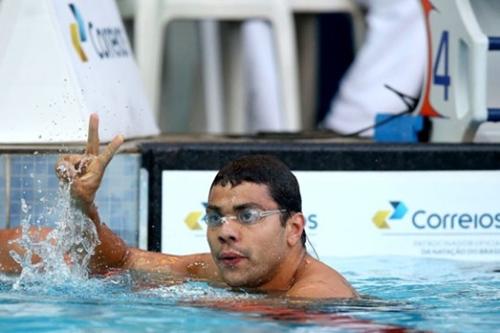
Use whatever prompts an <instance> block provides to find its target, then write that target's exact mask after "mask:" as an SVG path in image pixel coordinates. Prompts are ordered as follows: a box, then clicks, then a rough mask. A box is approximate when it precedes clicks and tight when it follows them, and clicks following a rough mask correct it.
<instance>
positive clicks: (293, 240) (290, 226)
mask: <svg viewBox="0 0 500 333" xmlns="http://www.w3.org/2000/svg"><path fill="white" fill-rule="evenodd" d="M305 224H306V220H305V218H304V215H303V214H302V213H294V214H293V215H292V216H291V217H289V218H288V221H287V222H286V228H287V242H288V245H290V246H291V247H293V246H295V244H297V242H300V238H301V236H302V232H303V231H304V227H305Z"/></svg>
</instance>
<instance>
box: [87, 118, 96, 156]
mask: <svg viewBox="0 0 500 333" xmlns="http://www.w3.org/2000/svg"><path fill="white" fill-rule="evenodd" d="M86 152H87V154H92V155H98V154H99V116H98V115H97V113H92V114H91V115H90V119H89V134H88V137H87V148H86Z"/></svg>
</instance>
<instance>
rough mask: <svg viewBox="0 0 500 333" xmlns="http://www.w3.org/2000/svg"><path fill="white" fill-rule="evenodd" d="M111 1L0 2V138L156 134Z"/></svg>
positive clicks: (66, 138) (69, 138)
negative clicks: (93, 131)
mask: <svg viewBox="0 0 500 333" xmlns="http://www.w3.org/2000/svg"><path fill="white" fill-rule="evenodd" d="M143 90H144V89H143V86H142V83H141V81H140V76H139V71H138V69H137V66H136V64H135V61H134V58H133V54H132V51H131V48H130V46H129V42H128V40H127V36H126V32H125V30H124V27H123V24H122V21H121V18H120V15H119V13H118V10H117V8H116V4H115V2H114V0H72V1H69V0H1V7H0V112H1V113H2V121H1V122H0V142H2V143H50V142H75V141H82V140H85V138H86V132H87V122H88V116H89V114H90V113H92V112H96V113H98V114H99V116H100V118H101V120H102V121H101V124H102V125H101V131H100V132H101V138H102V139H103V141H108V140H110V139H111V138H112V137H113V136H114V135H116V134H118V133H121V134H124V135H125V136H126V137H141V136H147V135H155V134H158V128H157V125H156V123H155V121H154V117H153V114H152V111H151V109H150V107H149V104H148V102H147V99H146V97H145V93H144V92H143Z"/></svg>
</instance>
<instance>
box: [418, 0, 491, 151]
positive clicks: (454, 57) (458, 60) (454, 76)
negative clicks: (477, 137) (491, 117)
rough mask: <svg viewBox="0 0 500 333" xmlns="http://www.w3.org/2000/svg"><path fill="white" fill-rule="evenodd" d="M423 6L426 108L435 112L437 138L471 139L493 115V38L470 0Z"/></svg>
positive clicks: (430, 0) (435, 0) (429, 0)
mask: <svg viewBox="0 0 500 333" xmlns="http://www.w3.org/2000/svg"><path fill="white" fill-rule="evenodd" d="M474 1H476V3H475V5H478V4H477V3H479V2H484V1H481V0H474ZM422 8H423V10H424V14H425V19H426V28H427V36H428V50H427V51H428V65H427V71H426V77H425V81H424V87H423V91H422V98H421V100H420V105H419V109H420V113H421V114H422V115H424V116H428V117H432V123H433V130H432V134H431V140H432V141H447V142H450V141H452V142H453V141H455V142H461V141H469V140H471V139H472V137H471V136H472V135H473V132H475V129H477V127H478V126H479V124H480V123H481V122H484V121H486V120H487V115H488V110H487V107H486V93H487V70H486V69H487V53H488V38H487V36H486V35H485V34H484V33H483V31H482V29H481V27H480V25H479V22H478V19H477V17H476V15H475V12H474V9H473V7H472V5H471V1H470V0H422ZM498 14H499V13H496V15H498Z"/></svg>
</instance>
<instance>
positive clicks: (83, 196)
mask: <svg viewBox="0 0 500 333" xmlns="http://www.w3.org/2000/svg"><path fill="white" fill-rule="evenodd" d="M122 143H123V137H121V136H117V137H115V138H114V139H113V140H112V142H111V143H110V144H109V145H108V146H107V147H106V149H105V150H104V151H103V152H102V153H99V136H98V117H97V115H95V114H93V115H92V116H91V117H90V124H89V135H88V143H87V148H86V151H85V153H84V154H82V155H67V156H64V157H62V158H61V159H60V160H59V161H58V163H57V165H56V172H57V174H58V176H59V177H60V178H62V179H63V180H66V181H71V183H72V184H71V194H72V197H73V198H74V199H75V201H76V202H77V207H78V208H79V209H81V210H82V211H83V212H84V213H85V214H86V215H87V216H88V217H89V218H90V219H91V220H92V221H93V222H94V224H95V226H96V230H97V233H98V235H99V240H100V244H99V245H98V246H97V248H96V251H95V254H94V256H93V257H92V261H91V270H92V271H93V272H94V273H105V272H106V271H108V270H112V269H116V268H120V269H129V270H133V271H139V272H145V273H153V274H155V275H157V274H160V275H164V276H167V277H169V278H173V279H177V278H178V279H195V280H204V281H208V282H214V283H223V284H225V285H228V286H230V287H232V288H236V289H240V290H245V291H249V292H259V293H269V294H274V295H281V296H287V297H300V298H357V297H358V294H357V293H356V291H355V290H354V289H353V288H352V287H351V286H350V285H349V283H348V282H347V281H346V280H345V279H344V278H343V277H342V276H341V275H340V274H339V273H338V272H336V271H335V270H334V269H332V268H330V267H328V266H327V265H325V264H324V263H322V262H320V261H318V260H316V259H315V258H313V257H311V256H310V255H309V254H308V253H307V251H306V248H305V241H306V235H305V232H304V224H305V219H304V215H303V214H302V212H301V210H302V208H301V197H300V191H299V185H298V183H297V180H296V178H295V176H294V175H293V174H292V172H291V171H290V170H289V169H288V167H287V166H286V165H285V164H284V163H282V162H281V161H279V160H277V159H276V158H273V157H270V156H263V155H254V156H246V157H242V158H240V159H237V160H234V161H232V162H230V163H228V164H227V165H226V166H224V167H223V168H222V169H221V170H220V171H219V173H218V174H217V175H216V177H215V179H214V181H213V183H212V186H211V187H210V191H209V196H208V206H207V211H206V217H205V221H206V223H207V226H208V227H207V240H208V243H209V246H210V253H203V254H193V255H186V256H175V255H169V254H163V253H157V252H147V251H143V250H139V249H136V248H130V247H128V246H127V245H126V244H125V243H124V241H123V240H122V239H120V238H119V237H118V236H117V235H115V234H114V233H113V232H112V231H111V230H110V229H109V228H108V227H107V226H106V225H105V224H103V223H101V221H100V218H99V214H98V211H97V207H96V206H95V204H94V198H95V194H96V192H97V190H98V188H99V186H100V183H101V179H102V177H103V175H104V171H105V168H106V166H107V164H108V163H109V161H110V160H111V159H112V157H113V155H114V154H115V152H116V151H117V150H118V148H119V147H120V145H121V144H122ZM47 232H48V229H47V230H45V229H44V230H42V232H41V233H42V237H43V236H44V235H46V234H47ZM19 235H20V230H19V229H10V230H2V231H1V232H0V265H1V266H0V271H3V272H18V271H19V269H20V268H19V265H18V264H17V263H16V262H15V261H13V260H12V258H11V257H10V255H9V254H8V253H9V249H13V248H15V247H17V248H16V251H20V249H19V248H18V247H19V246H18V245H16V244H13V243H12V242H10V240H12V239H15V238H18V237H19Z"/></svg>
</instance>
